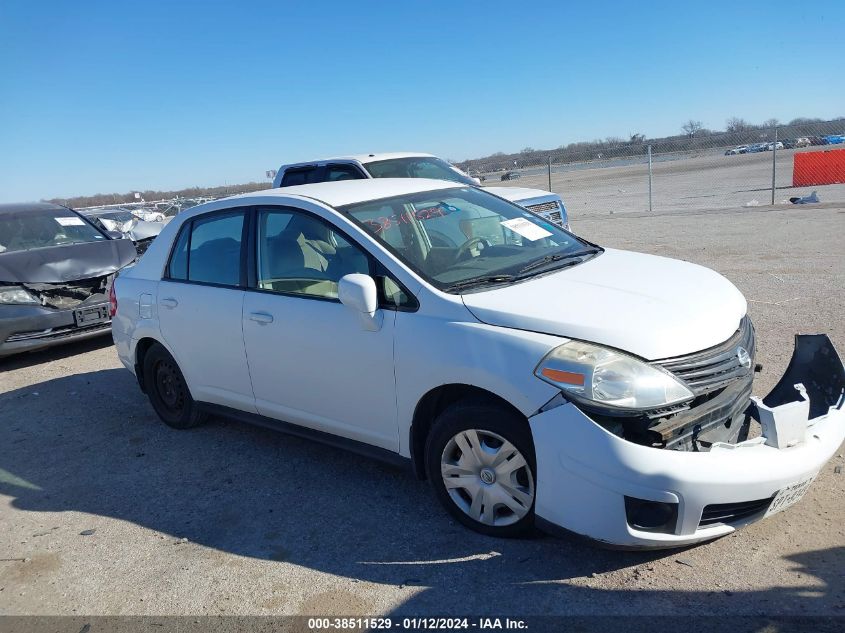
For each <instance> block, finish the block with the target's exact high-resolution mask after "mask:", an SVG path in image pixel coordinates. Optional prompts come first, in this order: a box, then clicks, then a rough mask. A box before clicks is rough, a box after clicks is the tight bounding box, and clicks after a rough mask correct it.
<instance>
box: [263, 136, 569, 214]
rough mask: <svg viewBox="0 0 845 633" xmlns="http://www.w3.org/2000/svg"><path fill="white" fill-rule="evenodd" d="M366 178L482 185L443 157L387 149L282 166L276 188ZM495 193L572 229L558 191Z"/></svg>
mask: <svg viewBox="0 0 845 633" xmlns="http://www.w3.org/2000/svg"><path fill="white" fill-rule="evenodd" d="M362 178H433V179H436V180H451V181H453V182H459V183H462V184H465V185H473V186H479V185H480V184H481V183H480V181H479V179H478V178H473V177H471V176H468V175H467V174H465V173H464V172H463V171H461V170H460V169H458V168H457V167H455V166H454V165H450V164H449V163H448V162H447V161H445V160H443V159H442V158H438V157H437V156H434V155H432V154H423V153H419V152H383V153H378V154H360V155H354V156H338V157H335V158H325V159H321V160H312V161H306V162H301V163H291V164H288V165H282V166H281V167H279V169H278V171H277V172H276V177H275V179H274V180H273V187H274V188H275V187H292V186H296V185H307V184H313V183H318V182H333V181H336V180H358V179H362ZM484 189H485V191H488V192H490V193H492V194H494V195H497V196H499V197H500V198H504V199H505V200H508V201H510V202H513V203H514V204H518V205H519V206H521V207H523V208H525V209H528V210H529V211H531V212H532V213H536V214H537V215H539V216H540V217H542V218H543V219H545V220H547V221H549V222H552V223H553V224H556V225H557V226H560V227H562V228H564V229H566V230H569V218H568V216H567V213H566V207H565V206H564V204H563V200H562V199H561V197H560V196H559V195H557V194H556V193H551V192H549V191H543V190H542V189H527V188H525V187H485V188H484Z"/></svg>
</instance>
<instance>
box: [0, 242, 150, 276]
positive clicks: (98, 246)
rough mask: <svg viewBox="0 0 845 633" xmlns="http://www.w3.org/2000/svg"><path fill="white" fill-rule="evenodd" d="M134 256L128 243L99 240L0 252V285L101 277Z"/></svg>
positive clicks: (135, 253)
mask: <svg viewBox="0 0 845 633" xmlns="http://www.w3.org/2000/svg"><path fill="white" fill-rule="evenodd" d="M137 255H138V252H137V251H136V250H135V245H134V244H133V243H132V242H131V241H129V240H103V241H100V242H86V243H85V244H68V245H67V246H52V247H50V248H33V249H31V250H28V251H13V252H10V253H0V282H9V283H47V284H49V283H62V282H65V281H76V280H78V279H91V278H92V277H102V276H103V275H108V274H111V273H113V272H115V271H117V270H120V269H121V268H123V267H124V266H126V265H127V264H130V263H131V262H132V261H133V260H134V259H135V258H136V257H137Z"/></svg>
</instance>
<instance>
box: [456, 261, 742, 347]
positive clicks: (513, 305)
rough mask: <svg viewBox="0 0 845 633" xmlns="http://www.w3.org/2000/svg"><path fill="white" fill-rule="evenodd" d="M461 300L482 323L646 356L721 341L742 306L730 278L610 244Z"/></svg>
mask: <svg viewBox="0 0 845 633" xmlns="http://www.w3.org/2000/svg"><path fill="white" fill-rule="evenodd" d="M463 301H464V304H465V305H466V307H467V308H468V309H469V310H470V311H471V312H472V313H473V314H474V315H475V317H476V318H477V319H479V320H480V321H482V322H484V323H488V324H490V325H499V326H503V327H512V328H517V329H521V330H531V331H534V332H542V333H544V334H554V335H558V336H563V337H567V338H575V339H581V340H584V341H590V342H593V343H598V344H601V345H607V346H609V347H615V348H617V349H620V350H624V351H627V352H629V353H632V354H635V355H637V356H640V357H642V358H645V359H648V360H657V359H661V358H670V357H673V356H681V355H684V354H690V353H692V352H697V351H700V350H703V349H707V348H708V347H713V346H714V345H718V344H719V343H722V342H724V341H725V340H727V339H728V338H729V337H730V336H731V335H732V334H733V333H734V332H736V330H737V328H738V327H739V322H740V320H741V319H742V317H743V316H745V313H746V309H747V304H746V302H745V298H744V297H743V296H742V293H740V292H739V290H737V288H736V286H734V285H733V284H732V283H731V282H730V281H728V280H727V279H725V278H724V277H723V276H722V275H720V274H719V273H717V272H715V271H713V270H710V269H709V268H704V267H703V266H698V265H697V264H690V263H688V262H683V261H680V260H674V259H668V258H665V257H658V256H655V255H645V254H643V253H632V252H629V251H618V250H615V249H607V250H606V251H605V252H604V253H603V254H601V255H598V256H597V257H593V258H592V259H591V260H589V261H587V262H585V263H583V264H579V265H577V266H573V267H572V268H564V269H563V270H561V271H559V272H556V273H552V274H549V275H545V276H542V277H537V278H535V279H531V280H529V281H524V282H521V283H517V284H513V285H511V286H506V287H502V288H493V289H491V290H486V291H482V292H476V293H471V294H465V295H463Z"/></svg>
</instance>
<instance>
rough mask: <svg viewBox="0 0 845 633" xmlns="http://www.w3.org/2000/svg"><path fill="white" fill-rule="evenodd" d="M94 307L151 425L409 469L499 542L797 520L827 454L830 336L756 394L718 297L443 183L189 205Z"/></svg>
mask: <svg viewBox="0 0 845 633" xmlns="http://www.w3.org/2000/svg"><path fill="white" fill-rule="evenodd" d="M111 305H112V313H113V315H114V320H113V328H112V329H113V333H114V340H115V344H116V346H117V351H118V354H119V356H120V359H121V361H122V362H123V364H124V365H125V366H126V367H127V368H128V369H129V370H131V371H132V372H134V373H135V375H136V376H137V378H138V382H139V384H140V387H141V389H142V390H144V391H145V392H146V393H147V395H148V396H149V398H150V401H151V403H152V406H153V408H154V409H155V411H156V413H157V414H158V415H159V416H160V417H161V419H162V420H163V421H164V422H165V423H167V424H169V425H170V426H173V427H176V428H180V429H184V428H189V427H193V426H195V425H197V424H199V423H201V422H202V421H203V420H204V419H205V418H206V417H207V416H208V415H209V414H223V415H227V416H230V417H233V418H237V419H241V420H245V421H248V422H255V423H259V424H264V425H271V426H275V427H277V428H279V429H281V430H284V431H287V432H290V433H295V434H298V435H300V436H305V437H310V438H314V439H316V440H320V441H324V442H328V443H331V444H334V445H341V446H345V447H347V448H349V449H351V450H355V451H358V452H360V453H363V454H366V455H371V456H374V457H380V458H384V459H387V460H390V461H398V462H402V463H407V464H409V465H411V467H412V468H413V470H414V471H415V473H416V474H417V475H418V476H420V477H424V478H427V479H428V480H430V482H431V483H432V485H433V487H434V489H435V491H436V494H437V496H438V497H439V499H440V501H441V502H442V503H443V504H444V506H445V507H446V509H447V510H448V511H449V512H450V513H451V514H452V515H453V516H454V517H455V518H456V519H457V520H458V521H460V522H461V523H463V524H465V525H467V526H469V527H471V528H473V529H476V530H478V531H480V532H484V533H486V534H491V535H497V536H510V535H517V534H522V533H525V532H526V531H527V530H529V529H531V527H532V526H534V525H535V524H536V525H539V526H541V527H543V528H546V529H549V530H552V531H554V530H558V529H565V530H569V531H573V532H577V533H579V534H583V535H586V536H589V537H592V538H594V539H597V540H600V541H604V542H607V543H614V544H618V545H623V546H631V547H671V546H679V545H685V544H689V543H695V542H698V541H703V540H707V539H712V538H715V537H719V536H723V535H725V534H728V533H730V532H732V531H734V530H735V529H736V528H738V527H740V526H742V525H745V524H747V523H749V522H751V521H754V520H757V519H760V518H762V517H764V516H767V515H769V514H772V513H774V512H777V511H780V510H783V509H784V508H786V507H787V506H789V505H790V504H792V503H794V502H796V501H797V500H798V499H799V498H800V497H801V495H802V494H803V493H804V491H805V490H806V489H807V487H808V486H809V485H810V483H811V482H812V480H813V478H814V477H815V475H816V474H817V473H818V471H819V469H820V468H821V467H822V466H823V465H824V463H825V462H826V461H827V460H828V459H829V458H830V457H831V455H832V454H833V453H834V452H835V451H836V449H837V448H838V447H839V445H840V443H841V442H842V440H843V437H845V414H843V412H842V410H841V406H842V400H843V395H842V394H843V390H845V377H843V376H845V371H843V367H842V363H841V361H840V360H839V358H838V357H837V355H836V352H835V350H834V349H833V347H832V346H831V345H830V341H829V340H828V339H827V337H826V336H824V335H815V336H803V337H798V338H797V345H796V355H795V357H794V358H793V362H792V363H791V365H790V367H789V369H788V371H787V375H786V376H785V377H784V379H783V380H782V381H781V383H780V384H779V385H778V387H777V388H776V389H775V390H774V391H773V392H772V393H771V394H770V395H769V396H767V397H766V398H765V399H763V400H759V399H753V398H751V396H750V394H751V383H752V380H753V370H754V350H755V336H754V328H753V326H752V324H751V322H750V321H749V319H748V317H747V315H746V302H745V299H744V298H743V296H742V295H741V294H740V292H739V291H738V290H737V289H736V288H735V287H734V286H733V285H732V284H731V283H730V282H729V281H728V280H726V279H725V278H724V277H722V276H720V275H719V274H717V273H715V272H713V271H711V270H709V269H706V268H702V267H700V266H696V265H693V264H690V263H686V262H681V261H676V260H671V259H665V258H662V257H655V256H650V255H643V254H638V253H631V252H625V251H618V250H613V249H604V248H601V247H599V246H596V245H594V244H591V243H589V242H587V241H585V240H583V239H580V238H578V237H576V236H575V235H573V234H571V233H569V232H566V231H564V230H563V229H561V228H559V227H557V226H555V225H553V224H552V223H549V222H545V221H543V220H542V219H541V218H538V217H537V216H536V215H534V214H532V213H529V212H527V211H526V210H525V209H523V208H521V207H519V206H516V205H515V204H512V203H510V202H508V201H506V200H503V199H501V198H499V197H497V196H495V195H492V194H490V193H488V192H485V191H483V190H480V189H478V188H476V187H470V186H466V185H462V184H458V183H454V182H446V181H438V180H426V179H384V180H380V179H366V180H348V181H340V182H328V183H320V184H312V185H303V186H293V187H287V188H282V189H274V190H270V191H261V192H256V193H252V194H247V195H242V196H236V197H233V198H227V199H225V200H218V201H215V202H211V203H208V204H204V205H200V206H197V207H194V208H193V209H190V210H189V211H187V212H185V213H182V214H179V215H178V216H176V218H174V220H173V221H172V222H171V223H170V224H168V225H167V226H166V227H165V228H164V230H163V231H162V232H161V234H160V236H159V237H158V238H157V239H156V240H155V241H154V242H153V244H152V245H151V247H150V249H149V250H148V251H147V253H146V254H145V255H144V256H143V257H142V258H141V259H140V261H139V262H138V263H137V264H136V265H134V266H133V267H131V268H129V269H126V270H124V271H123V272H121V274H120V276H119V277H118V278H117V280H116V282H115V283H114V285H113V287H112V295H111ZM758 424H759V425H761V428H762V434H761V435H759V436H757V437H754V438H753V439H749V430H750V429H751V426H752V425H758ZM752 435H753V434H752ZM315 467H317V466H316V465H315Z"/></svg>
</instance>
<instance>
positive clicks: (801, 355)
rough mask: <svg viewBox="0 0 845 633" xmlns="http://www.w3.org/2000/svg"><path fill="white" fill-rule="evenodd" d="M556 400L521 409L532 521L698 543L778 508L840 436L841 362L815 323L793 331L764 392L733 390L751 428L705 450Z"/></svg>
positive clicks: (650, 540)
mask: <svg viewBox="0 0 845 633" xmlns="http://www.w3.org/2000/svg"><path fill="white" fill-rule="evenodd" d="M562 402H563V403H562V404H560V406H554V407H551V408H544V409H543V410H541V412H540V413H537V414H536V415H534V416H532V417H531V418H530V419H529V423H530V425H531V430H532V433H533V436H534V445H535V451H536V454H537V497H536V514H537V517H538V521H539V522H540V524H541V525H545V526H548V527H551V528H552V529H555V528H564V529H566V530H569V531H571V532H576V533H578V534H582V535H584V536H587V537H590V538H592V539H595V540H598V541H602V542H605V543H608V544H612V545H617V546H622V547H629V548H650V549H655V548H666V547H678V546H682V545H689V544H692V543H698V542H701V541H706V540H709V539H713V538H718V537H720V536H724V535H726V534H729V533H731V532H733V531H734V530H736V529H738V528H740V527H743V526H745V525H748V524H749V523H753V522H754V521H757V520H759V519H761V518H764V517H767V516H770V515H772V514H774V513H776V512H780V511H782V510H785V509H786V508H788V507H789V506H791V505H792V504H794V503H796V502H797V501H798V500H800V499H801V497H802V496H803V495H804V493H805V492H806V491H807V489H808V488H809V487H810V486H811V484H812V482H813V480H814V479H815V477H816V475H817V474H818V472H819V471H820V469H821V468H822V467H823V466H824V464H825V463H826V462H827V461H828V460H829V459H830V457H831V456H832V455H834V454H835V453H836V451H837V450H838V448H839V446H840V445H841V444H842V442H843V440H845V408H843V405H845V368H843V365H842V361H841V360H840V358H839V356H838V355H837V353H836V350H835V349H834V347H833V345H832V344H831V342H830V339H829V338H828V337H827V336H826V335H799V336H796V337H795V350H794V353H793V356H792V360H791V361H790V363H789V367H788V368H787V370H786V373H785V374H784V376H783V378H782V379H781V380H780V381H779V382H778V384H777V386H776V387H775V388H774V389H773V390H772V392H771V393H770V394H769V395H767V396H766V397H765V398H762V399H760V398H753V397H751V398H749V397H748V396H747V395H745V396H743V397H742V398H741V399H740V400H739V402H738V405H739V406H742V407H745V408H747V410H748V411H747V413H748V415H750V416H751V417H753V418H755V419H757V420H758V421H759V422H760V424H761V426H762V435H761V436H760V437H755V438H753V439H746V440H742V441H715V442H713V443H712V445H711V446H710V447H709V449H710V450H704V451H682V450H670V449H667V448H654V447H651V446H644V445H642V444H638V443H635V442H632V441H630V440H627V439H625V438H623V437H620V436H619V435H617V434H614V433H612V432H611V431H609V430H607V428H606V427H605V426H603V425H601V424H599V423H597V421H596V420H594V419H592V418H591V417H590V414H589V413H588V412H585V411H583V410H581V409H579V408H578V407H576V406H575V405H573V404H572V403H570V402H566V401H562Z"/></svg>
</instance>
